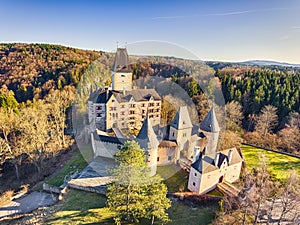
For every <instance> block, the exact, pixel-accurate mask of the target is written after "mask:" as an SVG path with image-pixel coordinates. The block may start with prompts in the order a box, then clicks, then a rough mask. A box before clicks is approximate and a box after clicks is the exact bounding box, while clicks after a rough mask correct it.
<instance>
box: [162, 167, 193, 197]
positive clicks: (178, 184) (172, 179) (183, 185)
mask: <svg viewBox="0 0 300 225" xmlns="http://www.w3.org/2000/svg"><path fill="white" fill-rule="evenodd" d="M157 173H158V174H159V175H160V176H161V177H162V178H163V179H164V182H165V184H166V185H167V187H168V192H179V191H186V190H187V180H188V173H187V172H185V171H183V170H182V169H180V167H179V166H178V165H169V166H159V167H157Z"/></svg>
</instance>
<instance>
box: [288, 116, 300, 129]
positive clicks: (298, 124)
mask: <svg viewBox="0 0 300 225" xmlns="http://www.w3.org/2000/svg"><path fill="white" fill-rule="evenodd" d="M287 126H288V127H291V128H296V129H298V130H299V129H300V114H299V113H298V112H294V111H293V112H291V113H290V114H289V121H288V123H287Z"/></svg>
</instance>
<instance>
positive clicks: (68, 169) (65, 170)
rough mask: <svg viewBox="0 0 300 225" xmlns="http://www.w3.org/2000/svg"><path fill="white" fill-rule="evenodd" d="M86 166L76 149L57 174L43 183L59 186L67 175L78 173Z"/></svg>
mask: <svg viewBox="0 0 300 225" xmlns="http://www.w3.org/2000/svg"><path fill="white" fill-rule="evenodd" d="M86 166H87V161H86V160H85V159H84V158H83V157H82V154H81V151H79V149H76V150H75V151H74V153H73V155H72V156H71V158H70V159H69V160H68V161H67V162H66V163H65V164H64V165H63V167H62V168H61V169H60V170H59V172H58V173H56V174H55V175H53V176H51V177H50V178H49V179H46V180H45V181H44V182H45V183H48V184H52V185H55V186H60V185H62V184H63V182H64V178H65V176H66V175H67V174H69V173H72V172H74V171H76V170H78V171H79V172H80V171H81V170H82V169H83V168H84V167H86Z"/></svg>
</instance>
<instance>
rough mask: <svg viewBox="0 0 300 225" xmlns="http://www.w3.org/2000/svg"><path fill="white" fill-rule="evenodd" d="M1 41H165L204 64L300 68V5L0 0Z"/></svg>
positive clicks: (107, 44)
mask: <svg viewBox="0 0 300 225" xmlns="http://www.w3.org/2000/svg"><path fill="white" fill-rule="evenodd" d="M0 12H1V13H0V27H1V32H0V42H34V43H36V42H43V43H55V44H62V45H67V46H72V47H78V48H83V49H95V50H104V51H112V50H114V49H115V47H116V42H117V41H118V42H120V43H121V44H122V43H125V42H127V43H132V42H136V41H143V40H160V41H166V42H172V43H176V44H179V45H180V46H183V47H185V48H187V49H190V50H192V51H193V52H194V53H195V54H197V55H198V56H199V58H201V59H203V60H221V61H244V60H249V59H264V60H276V61H284V62H290V63H300V13H299V12H300V0H272V1H271V0H264V1H261V0H251V1H250V0H249V1H245V0H240V1H237V0H236V1H226V0H223V1H221V0H220V1H208V0H207V1H200V0H199V1H189V0H186V1H176V0H173V1H158V0H154V1H145V0H139V1H96V0H94V1H92V0H86V1H75V0H73V1H58V0H53V1H46V0H45V1H42V0H40V1H14V0H7V1H2V0H0Z"/></svg>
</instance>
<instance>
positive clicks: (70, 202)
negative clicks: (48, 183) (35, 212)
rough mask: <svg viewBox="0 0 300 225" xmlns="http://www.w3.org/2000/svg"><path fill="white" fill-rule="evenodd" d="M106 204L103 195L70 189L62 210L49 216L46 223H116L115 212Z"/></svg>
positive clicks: (54, 224) (56, 224) (55, 224)
mask: <svg viewBox="0 0 300 225" xmlns="http://www.w3.org/2000/svg"><path fill="white" fill-rule="evenodd" d="M105 204H106V198H105V197H104V196H102V195H99V194H95V193H88V192H84V191H77V190H73V189H70V190H68V192H67V194H66V195H65V196H64V200H63V202H62V206H61V209H60V211H59V212H56V213H55V214H54V215H53V216H52V217H51V218H48V219H47V220H46V224H53V225H59V224H114V222H113V213H112V212H111V211H110V210H109V209H108V208H107V207H106V205H105Z"/></svg>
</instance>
